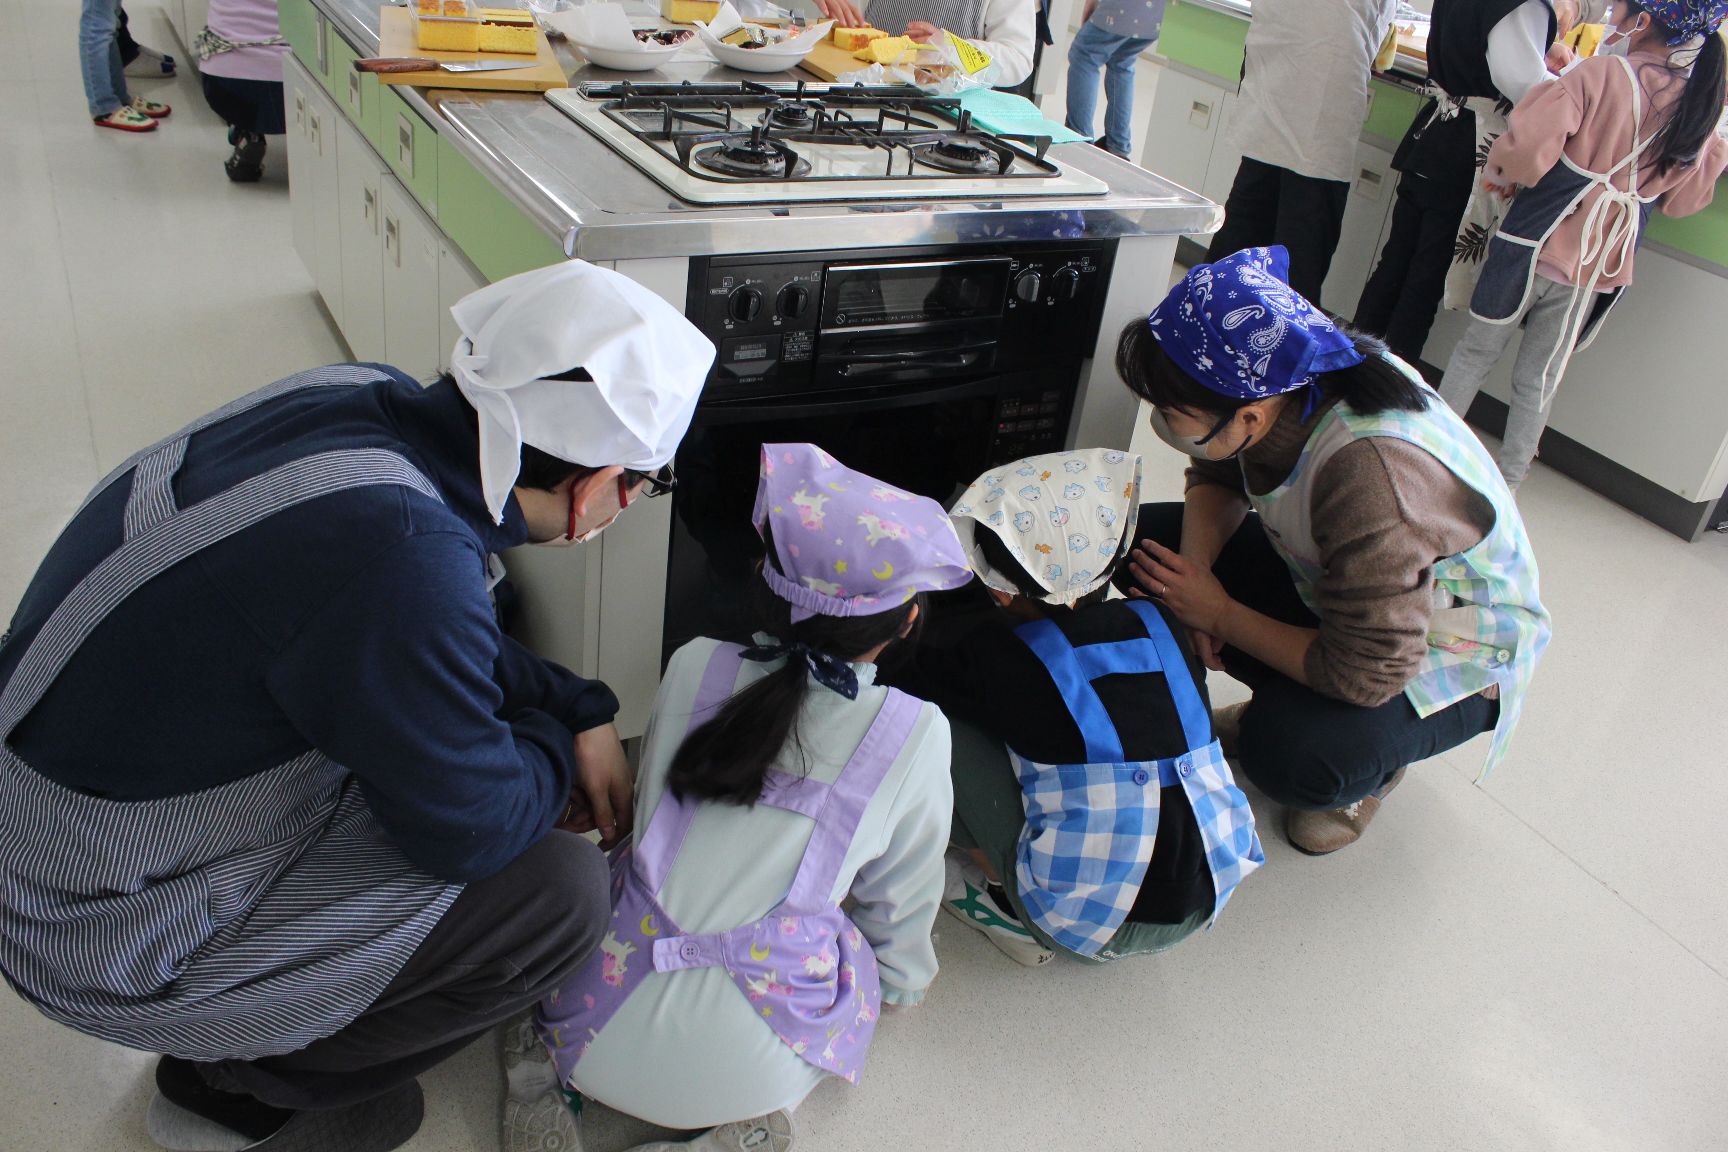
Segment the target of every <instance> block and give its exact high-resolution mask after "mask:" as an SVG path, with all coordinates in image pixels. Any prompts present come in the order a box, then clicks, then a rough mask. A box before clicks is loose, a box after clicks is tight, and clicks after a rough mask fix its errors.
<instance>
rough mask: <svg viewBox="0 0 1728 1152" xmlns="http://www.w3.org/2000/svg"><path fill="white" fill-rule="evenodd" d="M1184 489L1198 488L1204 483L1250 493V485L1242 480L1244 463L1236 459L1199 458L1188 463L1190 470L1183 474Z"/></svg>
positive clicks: (1244, 493) (1245, 493)
mask: <svg viewBox="0 0 1728 1152" xmlns="http://www.w3.org/2000/svg"><path fill="white" fill-rule="evenodd" d="M1182 475H1183V485H1182V490H1183V491H1184V492H1186V491H1188V490H1189V489H1190V488H1198V487H1199V486H1200V485H1202V484H1216V485H1218V486H1219V487H1220V488H1228V489H1229V490H1230V491H1232V492H1240V493H1242V494H1243V495H1247V494H1248V487H1247V485H1246V484H1245V483H1244V482H1243V480H1242V465H1240V464H1238V463H1236V462H1235V461H1234V460H1229V461H1226V460H1199V459H1196V460H1195V461H1194V463H1192V464H1190V465H1188V471H1186V472H1184V473H1183V474H1182Z"/></svg>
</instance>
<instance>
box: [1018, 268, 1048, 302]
mask: <svg viewBox="0 0 1728 1152" xmlns="http://www.w3.org/2000/svg"><path fill="white" fill-rule="evenodd" d="M1043 292H1044V277H1042V276H1040V275H1039V274H1038V273H1037V272H1034V271H1033V270H1032V269H1030V268H1028V269H1027V270H1026V271H1024V272H1022V273H1020V275H1018V276H1016V277H1014V295H1015V297H1016V298H1017V299H1020V300H1024V301H1025V302H1026V303H1028V304H1036V303H1037V302H1038V297H1039V296H1040V295H1042V294H1043Z"/></svg>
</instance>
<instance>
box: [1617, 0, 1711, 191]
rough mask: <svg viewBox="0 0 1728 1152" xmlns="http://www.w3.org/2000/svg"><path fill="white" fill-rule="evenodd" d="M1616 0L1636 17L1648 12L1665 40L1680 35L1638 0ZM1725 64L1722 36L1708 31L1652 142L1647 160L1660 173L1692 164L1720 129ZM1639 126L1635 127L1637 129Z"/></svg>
mask: <svg viewBox="0 0 1728 1152" xmlns="http://www.w3.org/2000/svg"><path fill="white" fill-rule="evenodd" d="M1615 3H1616V4H1620V5H1624V6H1625V8H1626V11H1628V12H1630V13H1631V14H1632V17H1633V19H1634V20H1636V19H1637V17H1638V14H1639V13H1640V12H1642V13H1645V14H1646V15H1648V16H1649V17H1650V28H1651V31H1652V32H1654V33H1655V34H1656V35H1657V36H1660V37H1661V38H1662V39H1663V40H1664V41H1668V40H1672V39H1674V37H1675V36H1676V35H1677V33H1676V32H1675V31H1674V29H1672V28H1670V27H1668V25H1666V24H1664V23H1662V20H1661V18H1660V17H1658V16H1657V15H1656V13H1654V12H1651V11H1650V10H1649V9H1648V8H1645V7H1644V6H1643V5H1641V4H1639V3H1638V0H1615ZM1725 64H1728V52H1725V51H1724V46H1723V43H1722V37H1721V36H1720V35H1718V34H1717V33H1714V32H1710V33H1706V34H1705V36H1704V46H1703V47H1702V48H1701V49H1699V52H1698V59H1697V60H1695V61H1693V64H1692V74H1691V75H1690V76H1686V77H1685V79H1684V80H1683V81H1682V83H1684V85H1685V88H1684V89H1683V90H1682V91H1681V93H1680V98H1679V99H1678V100H1676V101H1675V102H1674V106H1673V108H1672V109H1670V111H1669V113H1668V120H1667V122H1666V123H1664V124H1663V125H1662V127H1661V128H1660V129H1658V130H1657V132H1656V136H1655V138H1654V139H1652V140H1651V142H1650V147H1651V149H1652V150H1653V152H1654V156H1653V157H1652V158H1650V159H1647V160H1645V161H1644V163H1645V164H1646V165H1647V166H1649V167H1652V168H1654V169H1656V172H1657V173H1658V174H1659V175H1662V176H1666V175H1667V174H1668V173H1669V172H1671V171H1672V170H1673V169H1675V168H1685V167H1690V166H1691V165H1693V164H1696V163H1697V162H1698V153H1699V152H1701V151H1702V150H1703V148H1704V145H1705V144H1706V143H1707V142H1708V141H1709V139H1710V137H1711V135H1712V134H1713V133H1714V132H1715V131H1716V122H1717V121H1718V120H1719V119H1721V116H1722V97H1723V88H1724V84H1725V83H1728V76H1725V73H1724V69H1725ZM1640 67H1641V68H1660V69H1661V70H1663V71H1666V72H1675V73H1679V72H1680V71H1681V69H1678V68H1675V67H1674V66H1673V65H1672V64H1660V65H1658V64H1644V65H1641V66H1640ZM1636 130H1637V129H1636V127H1634V131H1636Z"/></svg>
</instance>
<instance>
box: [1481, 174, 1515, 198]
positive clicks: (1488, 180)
mask: <svg viewBox="0 0 1728 1152" xmlns="http://www.w3.org/2000/svg"><path fill="white" fill-rule="evenodd" d="M1482 187H1483V188H1484V189H1486V190H1487V191H1489V192H1492V193H1493V194H1494V195H1496V196H1499V197H1502V198H1504V199H1507V200H1510V199H1512V197H1514V196H1516V195H1518V185H1516V184H1502V183H1501V182H1499V181H1498V180H1495V179H1493V178H1492V177H1489V176H1484V177H1482Z"/></svg>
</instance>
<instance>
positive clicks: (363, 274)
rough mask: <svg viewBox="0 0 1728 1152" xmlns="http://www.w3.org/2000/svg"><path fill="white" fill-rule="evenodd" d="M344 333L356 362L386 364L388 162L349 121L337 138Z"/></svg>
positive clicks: (340, 128) (342, 125) (339, 130)
mask: <svg viewBox="0 0 1728 1152" xmlns="http://www.w3.org/2000/svg"><path fill="white" fill-rule="evenodd" d="M336 172H337V181H336V185H337V197H338V199H339V200H340V203H341V208H340V211H339V215H340V217H341V222H340V232H341V241H342V335H343V336H344V337H346V338H347V340H348V347H349V349H350V350H352V351H353V353H354V358H355V359H356V360H384V359H385V358H386V349H385V347H384V200H383V197H384V179H385V168H384V162H383V161H382V160H380V159H378V154H377V153H376V152H374V151H373V150H372V146H371V145H370V144H368V143H367V142H366V138H365V137H363V136H361V135H360V132H359V129H357V128H355V127H354V125H352V124H350V123H349V122H348V121H347V120H346V119H343V120H342V121H341V124H340V126H339V127H338V129H337V135H336Z"/></svg>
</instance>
